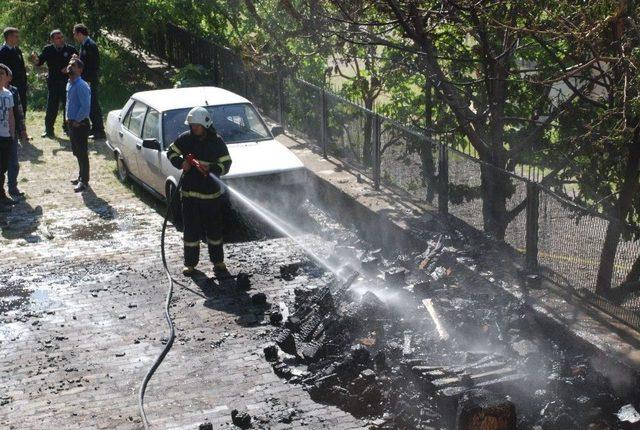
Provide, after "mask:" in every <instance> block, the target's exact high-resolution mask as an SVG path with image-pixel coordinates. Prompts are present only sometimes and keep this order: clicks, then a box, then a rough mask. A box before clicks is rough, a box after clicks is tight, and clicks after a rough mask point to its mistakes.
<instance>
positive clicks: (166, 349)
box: [138, 175, 184, 430]
mask: <svg viewBox="0 0 640 430" xmlns="http://www.w3.org/2000/svg"><path fill="white" fill-rule="evenodd" d="M183 176H184V175H181V176H180V180H179V181H178V186H177V187H176V191H175V193H174V194H173V195H172V196H170V198H169V200H168V204H167V212H166V213H165V216H164V221H163V222H162V233H161V234H160V255H161V256H162V265H163V267H164V271H165V274H166V275H167V280H168V281H169V288H168V289H167V296H166V300H165V308H164V317H165V319H166V320H167V325H168V326H169V339H168V341H167V344H166V345H165V346H164V348H163V349H162V352H160V355H158V358H156V361H155V362H154V363H153V365H152V366H151V368H150V369H149V370H148V371H147V374H146V375H145V376H144V379H143V380H142V384H141V385H140V392H139V393H138V408H139V409H140V416H141V417H142V423H143V424H144V428H145V430H148V429H149V421H148V420H147V414H146V413H145V411H144V394H145V392H146V390H147V384H148V383H149V381H150V380H151V377H152V376H153V374H154V373H155V372H156V370H157V369H158V367H160V364H161V363H162V360H164V357H165V356H166V355H167V353H168V352H169V350H170V349H171V346H173V341H174V339H175V337H176V334H175V330H174V328H173V321H172V320H171V314H170V313H169V306H170V305H171V298H172V297H173V286H174V284H178V285H182V284H180V283H179V282H178V281H176V280H174V279H173V277H172V276H171V273H170V272H169V266H168V264H167V257H166V255H165V250H164V240H165V235H166V231H167V222H168V220H169V214H170V213H171V208H172V206H173V203H174V200H175V199H176V196H177V195H178V192H179V191H180V188H181V187H182V178H183Z"/></svg>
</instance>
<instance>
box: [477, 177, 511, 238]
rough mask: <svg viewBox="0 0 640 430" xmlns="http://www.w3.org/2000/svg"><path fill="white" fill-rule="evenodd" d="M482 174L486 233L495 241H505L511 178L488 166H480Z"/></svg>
mask: <svg viewBox="0 0 640 430" xmlns="http://www.w3.org/2000/svg"><path fill="white" fill-rule="evenodd" d="M480 172H481V176H480V181H481V188H482V217H483V226H484V231H485V233H487V234H488V235H489V236H491V237H493V238H495V239H498V240H504V236H505V233H506V230H507V225H508V222H507V198H508V197H509V195H510V189H511V183H510V181H509V177H508V176H507V175H505V174H504V173H503V172H502V171H500V170H498V169H496V168H492V167H489V166H486V165H481V166H480Z"/></svg>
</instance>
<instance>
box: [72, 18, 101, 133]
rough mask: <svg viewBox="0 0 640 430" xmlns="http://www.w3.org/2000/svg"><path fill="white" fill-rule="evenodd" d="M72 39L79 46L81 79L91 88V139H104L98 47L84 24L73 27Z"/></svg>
mask: <svg viewBox="0 0 640 430" xmlns="http://www.w3.org/2000/svg"><path fill="white" fill-rule="evenodd" d="M73 39H74V40H75V41H76V42H77V43H78V44H80V54H79V57H80V61H82V63H83V64H84V72H83V73H82V79H83V80H84V81H85V82H87V83H88V84H89V85H90V86H91V115H90V118H91V135H92V136H90V137H92V138H93V139H104V138H105V137H106V135H105V133H104V123H103V122H102V108H101V107H100V102H99V100H98V89H99V87H100V82H99V80H100V52H99V50H98V45H96V43H95V42H94V41H93V40H91V38H90V37H89V29H88V28H87V26H86V25H84V24H76V25H75V26H74V27H73Z"/></svg>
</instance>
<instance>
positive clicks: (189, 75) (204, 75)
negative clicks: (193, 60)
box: [171, 64, 213, 88]
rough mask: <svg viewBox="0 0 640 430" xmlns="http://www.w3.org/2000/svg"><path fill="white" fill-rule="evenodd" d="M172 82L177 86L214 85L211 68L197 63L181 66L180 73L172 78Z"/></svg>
mask: <svg viewBox="0 0 640 430" xmlns="http://www.w3.org/2000/svg"><path fill="white" fill-rule="evenodd" d="M171 82H172V83H173V86H174V87H176V88H178V87H197V86H204V85H213V80H212V78H211V72H210V70H209V69H207V68H205V67H204V66H200V65H196V64H187V65H186V66H184V67H182V68H180V70H179V71H178V73H176V74H175V75H174V76H173V77H172V78H171Z"/></svg>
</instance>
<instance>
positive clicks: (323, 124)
mask: <svg viewBox="0 0 640 430" xmlns="http://www.w3.org/2000/svg"><path fill="white" fill-rule="evenodd" d="M328 128H329V127H328V121H327V92H326V91H325V90H324V88H321V89H320V136H321V140H322V142H321V144H322V156H323V157H324V158H327V152H328V151H327V146H328V144H329V136H328V131H329V130H328Z"/></svg>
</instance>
